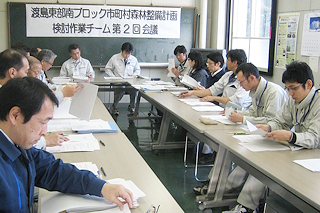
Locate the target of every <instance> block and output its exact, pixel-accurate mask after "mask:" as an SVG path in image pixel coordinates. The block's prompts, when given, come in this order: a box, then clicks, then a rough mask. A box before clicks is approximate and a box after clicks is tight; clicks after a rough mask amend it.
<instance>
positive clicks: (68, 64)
mask: <svg viewBox="0 0 320 213" xmlns="http://www.w3.org/2000/svg"><path fill="white" fill-rule="evenodd" d="M68 51H69V55H70V56H71V58H69V59H68V60H67V61H65V62H64V63H63V64H62V66H61V69H60V76H68V77H73V76H88V77H90V78H94V76H95V73H94V70H93V69H92V66H91V63H90V61H89V60H87V59H85V58H82V57H81V51H80V47H79V45H78V44H71V45H70V46H69V47H68Z"/></svg>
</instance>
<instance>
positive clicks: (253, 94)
mask: <svg viewBox="0 0 320 213" xmlns="http://www.w3.org/2000/svg"><path fill="white" fill-rule="evenodd" d="M266 83H267V80H266V79H264V78H263V77H262V76H260V82H259V84H258V87H257V90H256V91H252V90H250V96H251V97H252V98H260V96H261V94H262V92H263V90H264V88H265V87H266Z"/></svg>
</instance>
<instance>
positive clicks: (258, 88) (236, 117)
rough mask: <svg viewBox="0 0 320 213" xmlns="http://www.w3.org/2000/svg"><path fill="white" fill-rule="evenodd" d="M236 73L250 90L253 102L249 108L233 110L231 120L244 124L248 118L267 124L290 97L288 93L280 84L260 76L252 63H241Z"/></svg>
mask: <svg viewBox="0 0 320 213" xmlns="http://www.w3.org/2000/svg"><path fill="white" fill-rule="evenodd" d="M236 75H237V79H238V80H239V82H240V85H241V86H242V87H243V88H244V89H245V90H246V91H250V96H251V98H252V104H251V106H250V107H249V109H248V110H242V111H235V112H232V113H231V114H230V115H229V120H231V121H233V122H242V123H244V124H246V121H247V120H248V121H250V122H251V123H253V124H266V123H267V122H268V121H270V120H271V119H272V118H273V117H274V116H275V114H276V113H277V112H278V111H279V109H280V108H281V106H282V104H283V103H284V102H285V101H286V100H287V99H288V94H287V93H286V92H285V90H284V89H283V88H282V87H280V86H279V85H277V84H275V83H273V82H269V81H267V80H266V79H265V78H263V77H262V76H260V74H259V70H258V69H257V67H256V66H255V65H253V64H251V63H242V64H241V65H239V67H238V68H237V70H236Z"/></svg>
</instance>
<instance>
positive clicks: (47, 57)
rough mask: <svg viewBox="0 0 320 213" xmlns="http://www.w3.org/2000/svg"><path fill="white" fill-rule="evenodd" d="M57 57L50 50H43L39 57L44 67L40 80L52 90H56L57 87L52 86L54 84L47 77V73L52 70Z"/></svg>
mask: <svg viewBox="0 0 320 213" xmlns="http://www.w3.org/2000/svg"><path fill="white" fill-rule="evenodd" d="M56 57H57V55H56V54H55V53H54V52H52V51H51V50H49V49H42V50H41V51H40V52H39V53H38V55H37V59H38V60H39V61H40V63H41V66H42V70H41V73H40V76H39V79H40V80H41V81H42V82H43V83H45V84H46V85H48V86H49V87H50V89H55V86H54V85H52V84H51V83H52V82H51V80H50V79H49V78H48V77H47V74H46V72H47V71H48V70H50V68H51V67H52V66H53V62H54V60H55V59H56Z"/></svg>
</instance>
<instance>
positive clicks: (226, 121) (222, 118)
mask: <svg viewBox="0 0 320 213" xmlns="http://www.w3.org/2000/svg"><path fill="white" fill-rule="evenodd" d="M201 117H204V118H210V119H212V120H215V121H218V122H220V123H222V124H226V125H237V123H235V122H232V121H230V120H229V119H228V118H227V117H226V116H224V115H202V116H201Z"/></svg>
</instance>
